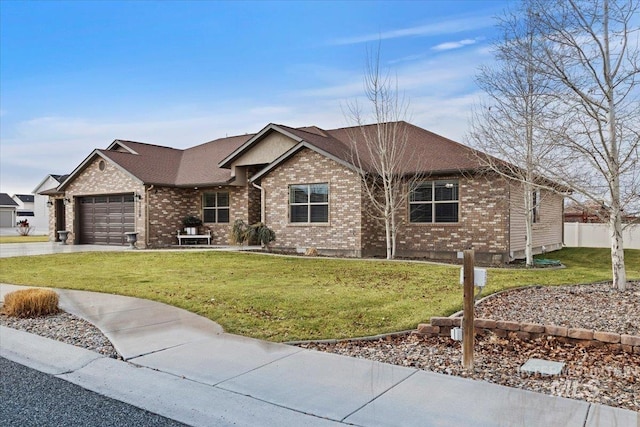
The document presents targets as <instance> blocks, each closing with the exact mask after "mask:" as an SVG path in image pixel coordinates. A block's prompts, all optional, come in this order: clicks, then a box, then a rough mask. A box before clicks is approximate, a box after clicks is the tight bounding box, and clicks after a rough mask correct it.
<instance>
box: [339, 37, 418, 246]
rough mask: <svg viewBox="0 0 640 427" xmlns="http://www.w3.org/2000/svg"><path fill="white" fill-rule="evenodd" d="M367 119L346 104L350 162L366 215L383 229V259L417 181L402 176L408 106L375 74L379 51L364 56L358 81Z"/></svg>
mask: <svg viewBox="0 0 640 427" xmlns="http://www.w3.org/2000/svg"><path fill="white" fill-rule="evenodd" d="M364 89H365V95H366V98H367V101H368V104H369V107H370V114H365V113H363V109H362V106H361V105H360V104H359V103H358V102H357V100H356V101H353V102H350V103H348V104H347V109H346V112H345V116H346V118H347V120H349V121H351V122H353V123H354V124H355V125H356V126H355V131H354V132H353V133H352V135H350V140H351V157H352V162H353V164H354V165H355V166H356V167H357V169H358V172H359V174H360V177H361V182H362V188H363V191H364V193H365V197H366V198H367V201H368V203H369V205H370V206H371V209H369V210H368V214H369V215H370V216H371V217H373V218H374V219H375V220H379V221H381V222H382V223H383V224H384V229H385V240H386V254H387V259H392V258H394V257H395V254H396V236H397V232H398V230H399V228H400V227H401V226H402V222H401V221H400V220H399V215H398V212H399V210H400V209H401V208H403V207H404V206H406V202H407V199H408V197H409V194H410V189H411V188H413V186H414V185H415V183H416V182H418V181H420V179H421V175H420V174H419V173H413V174H411V175H409V176H405V175H404V174H403V167H402V166H403V162H405V161H406V159H407V157H408V156H411V155H412V154H413V153H408V152H407V150H408V147H407V146H408V144H407V140H408V126H407V122H406V121H404V120H405V119H406V116H407V111H408V102H407V101H406V100H405V99H404V98H403V97H401V96H400V95H399V94H398V87H397V79H395V80H394V79H392V78H390V76H389V74H388V73H386V74H381V70H380V49H379V48H378V50H377V52H376V54H375V55H371V54H369V55H368V56H367V63H366V70H365V76H364Z"/></svg>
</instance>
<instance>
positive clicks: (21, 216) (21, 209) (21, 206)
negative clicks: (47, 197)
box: [13, 194, 34, 227]
mask: <svg viewBox="0 0 640 427" xmlns="http://www.w3.org/2000/svg"><path fill="white" fill-rule="evenodd" d="M33 200H34V198H33V194H14V195H13V201H14V202H16V203H17V204H18V209H17V210H16V221H22V220H27V221H29V225H31V226H32V227H33V217H34V214H33Z"/></svg>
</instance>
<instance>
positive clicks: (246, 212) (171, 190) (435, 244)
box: [50, 148, 562, 264]
mask: <svg viewBox="0 0 640 427" xmlns="http://www.w3.org/2000/svg"><path fill="white" fill-rule="evenodd" d="M101 163H102V168H101V167H100V164H101ZM262 167H263V165H262V164H261V165H255V166H248V169H247V173H248V176H249V177H251V176H252V175H254V174H255V173H257V172H259V171H260V170H261V168H262ZM435 179H455V180H457V181H458V189H459V211H458V222H457V223H435V224H432V223H420V224H415V223H413V224H412V223H409V203H408V201H407V202H406V203H405V206H403V207H402V208H401V209H400V210H399V212H398V216H397V221H398V223H399V224H400V228H399V230H398V234H397V244H396V246H397V247H396V249H397V252H396V254H397V255H398V256H400V257H416V258H426V259H437V260H447V261H456V259H457V254H458V252H460V251H462V250H464V249H467V248H469V247H473V248H474V249H475V251H476V260H477V261H478V262H481V263H492V264H500V263H503V262H505V261H508V260H509V254H510V251H513V249H511V248H510V245H511V244H512V241H513V238H512V236H511V235H510V234H511V230H512V228H513V223H512V222H513V221H514V218H512V217H510V214H511V212H512V211H513V207H514V205H515V204H518V203H521V200H514V199H513V197H512V194H511V193H512V192H511V190H512V188H511V187H510V185H509V184H508V183H507V182H506V181H505V180H504V179H503V178H500V177H497V176H494V175H477V176H474V175H468V174H459V175H450V176H439V177H437V178H435V177H430V178H428V179H425V180H435ZM318 183H327V184H328V187H329V220H328V222H327V223H313V224H307V223H291V222H290V220H289V186H290V185H293V184H318ZM259 185H260V187H261V188H262V189H263V190H264V192H263V191H261V190H260V188H258V187H256V186H254V185H252V184H251V183H246V182H241V181H238V184H237V185H222V186H210V187H193V188H183V187H176V186H161V185H150V184H147V185H143V184H142V183H141V182H140V181H139V180H137V179H136V178H134V177H133V176H132V175H129V174H128V173H126V172H124V171H123V170H122V169H121V168H119V167H117V166H115V165H114V164H113V163H112V162H110V161H105V160H103V159H102V158H101V157H99V156H96V157H95V158H94V160H92V161H91V162H90V163H89V164H87V165H86V166H85V167H84V169H83V170H81V171H80V172H79V173H78V174H76V175H75V176H74V178H73V181H72V182H70V183H68V184H65V186H66V188H65V194H64V196H63V197H64V198H65V199H69V200H70V203H67V204H66V205H65V207H64V210H65V212H66V224H67V226H66V228H67V230H69V231H70V232H71V233H70V236H69V243H78V235H79V229H78V227H79V221H78V220H77V218H76V217H75V213H76V211H77V208H78V206H77V204H78V200H79V198H80V197H83V196H90V195H109V194H114V195H115V194H133V195H139V196H140V197H139V198H135V201H134V204H135V230H136V231H137V232H138V233H139V235H138V246H139V247H151V248H154V247H167V246H173V245H176V244H177V243H178V242H177V238H176V235H177V233H178V230H180V229H182V228H183V226H182V219H183V218H184V217H185V216H187V215H195V216H198V217H200V218H203V206H202V201H203V195H204V193H206V192H220V191H225V192H229V203H230V206H229V222H228V223H206V224H204V225H203V226H202V227H201V229H200V233H202V232H205V231H208V230H210V231H211V232H212V244H216V245H225V244H228V243H229V239H230V234H231V229H232V227H233V223H234V221H236V220H238V219H241V220H243V221H244V222H245V223H248V224H253V223H256V222H258V221H260V220H261V218H262V216H263V215H264V221H265V223H266V225H267V226H269V227H270V228H271V229H272V230H273V231H274V232H275V234H276V241H275V242H274V243H273V244H272V246H273V247H274V249H277V250H282V251H296V252H305V251H306V250H307V249H309V248H315V249H317V251H318V253H320V254H331V255H344V256H356V257H360V256H384V255H385V254H386V239H385V229H384V223H383V222H382V221H381V220H380V219H377V218H375V217H374V215H375V213H376V212H375V211H374V209H373V207H372V203H371V201H370V200H369V198H368V196H367V195H366V194H365V192H364V190H363V188H362V184H361V182H360V176H359V175H358V173H356V172H355V171H353V170H352V169H350V168H349V167H347V166H345V165H344V164H342V163H340V162H339V161H336V160H334V159H333V158H330V157H327V156H324V155H321V154H319V153H317V152H316V151H314V150H311V149H309V148H303V149H301V150H300V151H298V152H297V153H296V154H294V155H292V156H291V157H290V158H288V159H287V160H285V161H283V162H282V163H281V164H278V165H277V167H275V168H274V169H272V170H271V171H270V172H269V173H267V174H266V175H264V176H263V177H262V179H261V181H260V183H259ZM520 199H521V198H520ZM544 200H546V201H549V202H550V203H552V205H553V206H552V207H551V208H544V204H543V212H542V216H543V218H545V220H549V224H552V223H555V220H556V219H559V221H558V224H559V225H558V227H561V225H562V223H561V215H560V214H559V213H558V212H561V209H562V198H561V197H547V198H546V199H544ZM558 207H559V209H558ZM544 209H548V210H546V211H545V210H544ZM54 212H55V209H50V223H51V225H52V227H51V228H50V229H51V230H52V232H51V234H52V235H51V236H50V238H51V239H52V240H53V239H55V237H56V236H54V235H53V233H54V231H53V230H55V226H54V225H55V214H54ZM513 217H515V215H513ZM510 221H511V223H510ZM542 225H543V224H540V225H538V227H540V226H542ZM553 227H555V224H554V225H553ZM549 230H551V231H550V232H549V233H547V234H548V236H545V239H549V240H548V241H549V242H551V241H552V240H554V237H553V236H555V234H556V232H555V231H554V230H555V228H552V226H551V225H550V226H549ZM556 237H557V236H556ZM555 240H557V241H559V240H561V235H560V237H558V238H555ZM543 242H547V240H544V241H543Z"/></svg>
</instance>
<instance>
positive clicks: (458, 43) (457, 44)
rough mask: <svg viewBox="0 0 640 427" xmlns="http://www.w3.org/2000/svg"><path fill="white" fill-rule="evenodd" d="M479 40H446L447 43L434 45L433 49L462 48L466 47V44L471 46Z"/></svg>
mask: <svg viewBox="0 0 640 427" xmlns="http://www.w3.org/2000/svg"><path fill="white" fill-rule="evenodd" d="M476 43H477V40H474V39H464V40H459V41H456V42H446V43H440V44H438V45H436V46H434V47H432V48H431V49H432V50H438V51H440V50H453V49H460V48H461V47H465V46H470V45H472V44H476Z"/></svg>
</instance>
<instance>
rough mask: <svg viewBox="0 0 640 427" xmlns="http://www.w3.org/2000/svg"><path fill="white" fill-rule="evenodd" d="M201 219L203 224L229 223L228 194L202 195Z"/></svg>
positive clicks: (225, 192)
mask: <svg viewBox="0 0 640 427" xmlns="http://www.w3.org/2000/svg"><path fill="white" fill-rule="evenodd" d="M202 218H204V222H229V192H227V191H218V192H215V193H204V194H203V195H202Z"/></svg>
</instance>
